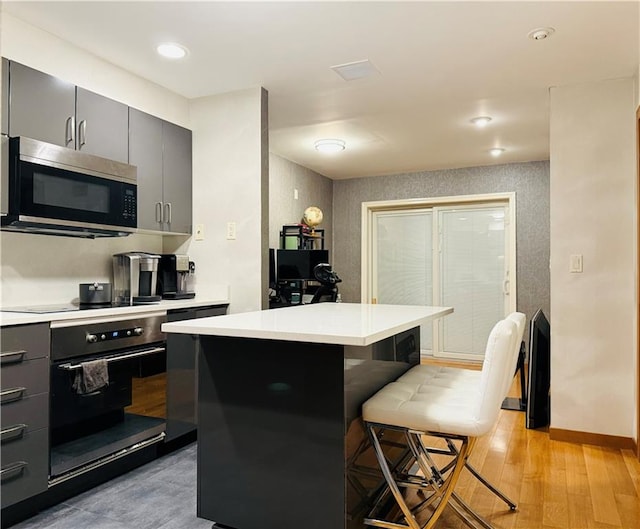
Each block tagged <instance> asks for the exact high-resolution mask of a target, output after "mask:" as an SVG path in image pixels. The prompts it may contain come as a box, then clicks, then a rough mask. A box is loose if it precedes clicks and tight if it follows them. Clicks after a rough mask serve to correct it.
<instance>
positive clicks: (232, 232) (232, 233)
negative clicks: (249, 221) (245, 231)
mask: <svg viewBox="0 0 640 529" xmlns="http://www.w3.org/2000/svg"><path fill="white" fill-rule="evenodd" d="M235 239H236V223H235V222H227V240H228V241H234V240H235Z"/></svg>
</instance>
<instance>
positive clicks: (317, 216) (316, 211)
mask: <svg viewBox="0 0 640 529" xmlns="http://www.w3.org/2000/svg"><path fill="white" fill-rule="evenodd" d="M302 222H304V223H305V224H306V225H307V226H309V227H310V228H311V230H312V231H313V228H315V227H316V226H317V225H318V224H320V223H321V222H322V210H321V209H320V208H319V207H317V206H309V207H308V208H307V209H305V210H304V214H303V215H302Z"/></svg>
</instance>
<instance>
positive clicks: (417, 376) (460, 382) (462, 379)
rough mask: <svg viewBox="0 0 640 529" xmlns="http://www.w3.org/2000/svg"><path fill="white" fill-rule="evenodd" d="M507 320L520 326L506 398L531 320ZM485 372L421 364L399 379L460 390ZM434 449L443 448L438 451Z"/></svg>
mask: <svg viewBox="0 0 640 529" xmlns="http://www.w3.org/2000/svg"><path fill="white" fill-rule="evenodd" d="M507 319H508V320H511V321H513V322H514V323H515V325H516V334H515V337H516V339H515V343H514V347H513V350H512V353H511V356H510V358H509V359H508V365H509V370H508V371H507V373H506V375H507V376H506V378H505V381H504V385H503V400H504V398H506V396H507V394H508V393H509V390H510V389H511V384H512V381H513V377H514V376H515V374H516V372H517V369H518V359H519V356H520V348H521V344H522V337H523V336H524V330H525V327H526V323H527V317H526V316H525V315H524V314H523V313H522V312H512V313H511V314H509V316H507ZM481 375H482V371H475V370H472V369H464V368H460V367H443V366H434V365H427V364H421V365H418V366H415V367H413V368H412V369H410V370H409V371H408V372H407V373H406V374H404V375H403V376H401V377H400V378H399V379H398V380H397V382H401V383H408V384H423V385H427V384H432V385H436V386H441V387H448V388H452V389H455V390H456V391H464V387H465V385H467V384H468V385H470V386H471V387H473V386H474V385H476V384H478V383H479V380H480V377H481ZM448 444H449V447H448V449H449V450H452V449H453V447H452V446H451V444H450V443H448ZM433 452H440V451H439V450H434V451H433ZM465 467H466V468H467V470H468V471H469V472H471V474H473V476H474V477H475V478H476V479H478V480H479V481H480V483H482V484H483V485H484V486H485V487H487V488H488V489H489V490H490V491H491V492H493V493H494V494H495V495H496V496H498V498H500V499H501V500H502V501H504V502H505V503H506V504H507V505H508V506H509V508H510V509H511V510H512V511H515V510H516V509H517V504H516V503H515V502H514V501H513V500H511V499H510V498H509V497H508V496H507V495H506V494H504V493H503V492H502V491H501V490H499V489H498V488H496V487H495V486H494V485H492V484H491V483H490V482H489V481H487V480H486V479H485V478H484V476H482V475H481V474H480V472H478V471H477V470H476V469H475V468H474V467H473V466H472V465H471V464H470V463H469V462H468V461H467V462H466V463H465Z"/></svg>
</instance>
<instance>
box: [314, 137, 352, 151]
mask: <svg viewBox="0 0 640 529" xmlns="http://www.w3.org/2000/svg"><path fill="white" fill-rule="evenodd" d="M314 146H315V148H316V150H317V151H320V152H340V151H344V148H345V146H346V144H345V142H344V141H343V140H336V139H326V140H318V141H316V142H315V143H314Z"/></svg>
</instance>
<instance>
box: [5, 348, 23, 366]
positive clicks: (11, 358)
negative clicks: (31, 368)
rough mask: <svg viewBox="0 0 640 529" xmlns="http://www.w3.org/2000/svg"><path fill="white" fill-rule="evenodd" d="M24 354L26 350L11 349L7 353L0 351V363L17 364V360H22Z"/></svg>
mask: <svg viewBox="0 0 640 529" xmlns="http://www.w3.org/2000/svg"><path fill="white" fill-rule="evenodd" d="M26 354H27V352H26V351H11V352H9V353H0V364H1V365H5V364H17V363H18V362H22V361H23V360H24V355H26Z"/></svg>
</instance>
